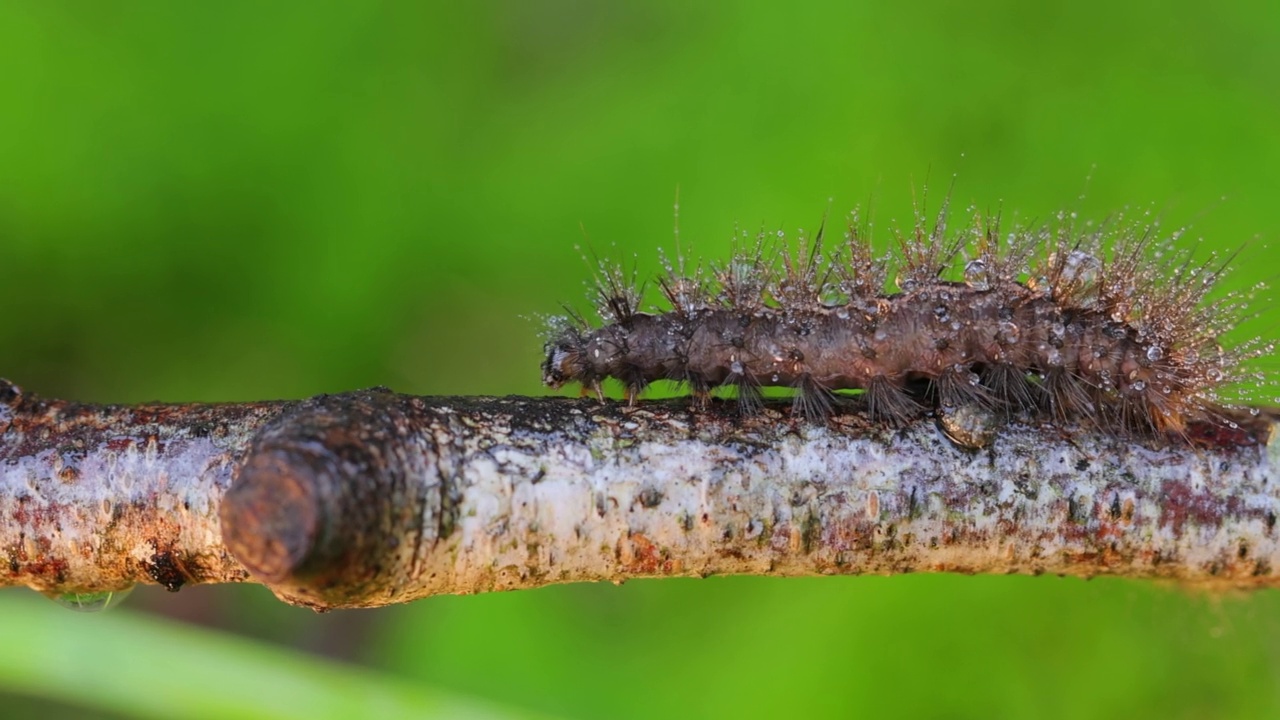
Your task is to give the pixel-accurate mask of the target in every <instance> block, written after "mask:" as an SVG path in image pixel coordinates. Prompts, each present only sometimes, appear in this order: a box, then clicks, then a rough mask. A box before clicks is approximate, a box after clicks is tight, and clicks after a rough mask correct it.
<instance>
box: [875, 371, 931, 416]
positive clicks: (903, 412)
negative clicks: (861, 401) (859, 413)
mask: <svg viewBox="0 0 1280 720" xmlns="http://www.w3.org/2000/svg"><path fill="white" fill-rule="evenodd" d="M866 397H867V412H868V413H869V414H870V415H871V417H872V419H874V420H877V421H879V422H883V423H885V424H886V425H888V426H890V427H901V426H903V425H906V424H907V423H909V422H911V421H912V420H915V419H916V418H917V417H919V416H920V415H921V414H922V413H923V412H924V407H923V406H921V405H920V404H919V403H917V402H916V401H915V400H914V399H912V397H911V396H910V395H909V394H907V391H906V390H904V389H903V388H901V387H898V386H897V385H895V384H894V383H893V382H892V381H890V380H889V379H888V378H886V377H885V376H883V375H877V376H876V377H873V378H871V382H870V383H868V384H867V390H866Z"/></svg>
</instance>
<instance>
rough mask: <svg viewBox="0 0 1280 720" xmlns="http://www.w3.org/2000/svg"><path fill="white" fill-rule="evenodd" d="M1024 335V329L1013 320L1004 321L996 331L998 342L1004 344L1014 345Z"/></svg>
mask: <svg viewBox="0 0 1280 720" xmlns="http://www.w3.org/2000/svg"><path fill="white" fill-rule="evenodd" d="M1021 336H1022V331H1021V330H1019V329H1018V326H1017V325H1016V324H1014V323H1011V322H1002V323H1000V325H999V328H998V329H997V331H996V342H998V343H1001V344H1004V345H1013V344H1015V343H1017V342H1018V338H1020V337H1021Z"/></svg>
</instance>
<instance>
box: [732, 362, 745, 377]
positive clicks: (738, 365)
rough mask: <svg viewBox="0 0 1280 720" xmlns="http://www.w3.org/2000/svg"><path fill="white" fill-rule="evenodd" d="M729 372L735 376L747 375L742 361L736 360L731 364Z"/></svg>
mask: <svg viewBox="0 0 1280 720" xmlns="http://www.w3.org/2000/svg"><path fill="white" fill-rule="evenodd" d="M729 372H731V373H733V374H734V375H746V374H747V369H746V367H745V366H743V364H742V362H741V361H739V360H734V361H733V362H731V363H729Z"/></svg>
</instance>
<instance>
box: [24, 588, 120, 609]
mask: <svg viewBox="0 0 1280 720" xmlns="http://www.w3.org/2000/svg"><path fill="white" fill-rule="evenodd" d="M132 590H133V587H132V586H130V587H127V588H125V589H123V590H107V591H104V592H87V593H76V592H71V593H57V592H53V593H43V594H44V595H45V597H48V598H50V599H52V600H53V601H54V602H56V603H58V604H59V605H61V606H62V607H65V608H70V609H72V610H75V611H76V612H101V611H103V610H106V609H108V608H113V607H115V606H117V605H119V604H120V603H121V602H123V601H124V599H125V598H126V597H128V596H129V592H130V591H132Z"/></svg>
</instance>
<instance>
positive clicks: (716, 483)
mask: <svg viewBox="0 0 1280 720" xmlns="http://www.w3.org/2000/svg"><path fill="white" fill-rule="evenodd" d="M721 405H722V404H721V403H713V404H712V407H711V409H710V410H704V411H697V412H694V411H692V410H691V409H690V407H689V403H688V402H687V401H683V400H681V401H671V402H646V403H641V404H639V405H638V406H636V407H633V408H629V407H626V406H625V405H622V404H618V403H612V402H606V403H600V402H597V401H595V400H569V399H563V398H515V397H513V398H483V397H453V398H450V397H436V398H432V397H412V396H405V395H397V394H394V393H391V392H390V391H387V390H385V389H373V390H367V391H360V392H353V393H344V394H341V395H332V396H320V397H316V398H312V399H309V400H304V401H296V402H275V403H249V404H224V405H217V404H215V405H208V404H201V405H146V406H95V405H83V404H75V403H66V402H58V401H48V400H41V399H39V398H35V397H32V396H29V395H23V394H22V393H21V392H20V391H18V389H17V388H16V387H15V386H13V385H11V384H8V383H4V382H0V518H3V520H2V521H0V573H2V577H3V580H0V583H3V584H9V585H28V586H30V587H33V588H35V589H37V590H41V591H44V592H50V593H54V592H56V593H61V592H91V591H105V590H112V589H120V588H123V587H126V586H129V585H132V584H134V583H138V582H153V583H160V584H162V585H164V586H166V587H168V588H169V589H171V590H177V589H178V588H180V587H181V586H182V585H184V584H187V583H196V582H241V581H254V582H261V583H263V584H265V585H267V586H268V587H269V588H270V589H271V590H272V591H273V592H275V593H276V595H277V596H279V597H280V598H281V599H283V600H285V601H286V602H290V603H294V604H299V605H305V606H308V607H312V608H315V609H318V610H324V609H329V608H335V607H374V606H380V605H387V604H391V603H397V602H405V601H408V600H413V599H415V598H420V597H425V596H428V595H433V594H437V593H471V592H483V591H490V590H510V589H518V588H527V587H536V586H540V585H545V584H549V583H559V582H580V581H598V580H611V581H622V580H627V579H630V578H637V577H654V576H667V575H695V576H698V575H702V576H705V575H711V574H727V573H732V574H756V575H813V574H857V573H899V572H921V571H944V572H964V573H980V572H981V573H1032V574H1038V573H1044V572H1049V573H1057V574H1069V575H1080V576H1093V575H1099V574H1111V575H1124V576H1130V577H1139V578H1165V579H1173V580H1178V581H1182V582H1185V583H1189V584H1195V585H1199V586H1207V587H1213V588H1224V589H1225V588H1240V589H1243V588H1257V587H1266V586H1273V585H1277V584H1280V576H1278V575H1277V574H1276V568H1277V567H1280V536H1278V535H1277V532H1276V528H1275V525H1276V518H1277V515H1278V514H1280V470H1278V469H1277V463H1280V449H1278V448H1280V443H1277V442H1273V441H1272V438H1274V437H1275V436H1276V433H1275V421H1274V419H1273V417H1272V416H1271V415H1270V414H1268V413H1260V414H1258V415H1253V416H1250V415H1246V416H1244V417H1242V418H1241V419H1240V421H1239V424H1238V426H1237V427H1228V428H1225V429H1217V430H1214V431H1212V433H1211V432H1210V431H1209V430H1208V429H1200V430H1199V431H1198V432H1199V435H1198V438H1199V439H1200V440H1202V441H1203V442H1202V444H1203V445H1206V447H1190V446H1186V445H1181V444H1176V445H1175V444H1170V443H1164V442H1156V441H1146V442H1138V441H1135V440H1133V439H1128V440H1126V439H1123V438H1117V437H1114V436H1108V435H1102V434H1095V433H1091V432H1089V431H1087V430H1077V429H1064V428H1057V427H1052V426H1043V427H1030V426H1021V425H1009V426H1006V427H1004V428H1001V429H1000V430H999V431H998V432H997V433H996V434H995V436H994V441H993V442H992V443H991V444H990V445H989V446H988V447H986V448H983V449H980V450H973V449H966V448H963V447H960V446H958V445H957V444H955V443H954V442H952V441H951V440H948V439H947V436H946V434H944V433H943V432H942V431H941V430H940V429H939V428H938V427H937V426H935V424H934V423H933V422H931V421H924V422H919V423H916V424H913V425H910V426H908V427H905V428H902V429H899V430H889V429H886V428H884V427H882V426H879V425H872V424H869V423H868V422H867V421H866V420H865V415H864V414H862V413H854V414H845V415H837V416H834V417H833V418H831V419H830V420H829V421H828V422H827V423H826V424H820V425H819V424H812V423H808V422H805V421H800V420H793V419H792V418H791V414H790V413H789V412H788V411H786V410H785V409H780V408H773V407H770V408H768V409H766V410H765V411H764V413H763V414H761V415H760V416H758V417H753V418H749V419H742V418H739V417H737V416H736V414H735V413H733V412H732V411H731V409H725V408H722V407H721ZM726 405H728V404H726Z"/></svg>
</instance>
